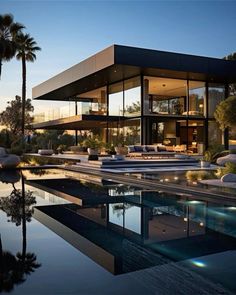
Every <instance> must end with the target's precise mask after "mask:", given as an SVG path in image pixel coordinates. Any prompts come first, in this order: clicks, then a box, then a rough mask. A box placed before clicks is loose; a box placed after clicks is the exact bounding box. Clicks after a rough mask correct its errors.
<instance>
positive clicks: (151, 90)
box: [144, 77, 187, 115]
mask: <svg viewBox="0 0 236 295" xmlns="http://www.w3.org/2000/svg"><path fill="white" fill-rule="evenodd" d="M186 98H187V81H185V80H178V79H167V78H158V77H144V113H145V114H146V115H147V114H160V115H182V114H183V113H184V112H185V111H186Z"/></svg>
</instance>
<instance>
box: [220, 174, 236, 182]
mask: <svg viewBox="0 0 236 295" xmlns="http://www.w3.org/2000/svg"><path fill="white" fill-rule="evenodd" d="M220 180H221V181H222V182H236V174H234V173H227V174H225V175H223V176H222V177H221V179H220Z"/></svg>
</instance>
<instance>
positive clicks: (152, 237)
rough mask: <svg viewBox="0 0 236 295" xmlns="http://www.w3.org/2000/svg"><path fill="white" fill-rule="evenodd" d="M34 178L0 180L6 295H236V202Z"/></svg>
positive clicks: (71, 178)
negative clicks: (9, 294)
mask: <svg viewBox="0 0 236 295" xmlns="http://www.w3.org/2000/svg"><path fill="white" fill-rule="evenodd" d="M32 172H33V171H32ZM32 172H30V171H24V172H23V175H22V174H21V173H17V172H14V173H13V172H11V173H8V174H7V173H5V174H4V175H0V179H2V180H3V181H5V182H0V234H1V245H2V247H1V248H2V250H1V255H0V262H1V264H0V265H1V267H0V274H1V276H0V293H3V294H5V293H9V292H11V293H12V294H31V295H33V294H130V290H132V292H133V293H134V294H190V292H191V293H193V294H203V292H204V294H233V293H235V292H236V283H235V279H234V278H235V275H236V268H235V266H236V251H235V250H236V218H235V217H236V202H234V201H233V200H232V204H229V203H227V205H223V202H222V200H219V199H208V200H203V199H202V198H201V199H198V198H196V197H194V198H193V197H191V196H188V195H178V194H176V195H175V194H169V193H166V192H163V191H150V190H145V191H143V190H140V189H138V188H136V187H132V186H127V185H122V184H116V183H114V182H112V181H110V180H109V179H101V178H100V177H90V176H88V175H86V174H79V173H71V172H64V171H60V170H48V171H41V172H40V171H38V172H37V173H35V172H33V173H32ZM6 182H7V183H6ZM1 248H0V249H1ZM183 281H184V284H183Z"/></svg>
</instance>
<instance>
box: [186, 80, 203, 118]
mask: <svg viewBox="0 0 236 295" xmlns="http://www.w3.org/2000/svg"><path fill="white" fill-rule="evenodd" d="M205 96H206V88H205V82H199V81H189V109H188V114H189V116H199V115H200V116H203V115H204V113H205Z"/></svg>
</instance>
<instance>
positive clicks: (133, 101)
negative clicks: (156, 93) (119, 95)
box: [124, 77, 141, 117]
mask: <svg viewBox="0 0 236 295" xmlns="http://www.w3.org/2000/svg"><path fill="white" fill-rule="evenodd" d="M140 84H141V83H140V77H136V78H132V79H129V80H125V81H124V100H125V104H124V112H125V116H129V117H133V116H140V114H141V107H140V106H141V104H140V102H141V85H140Z"/></svg>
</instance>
